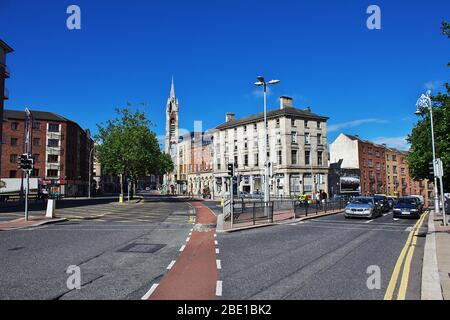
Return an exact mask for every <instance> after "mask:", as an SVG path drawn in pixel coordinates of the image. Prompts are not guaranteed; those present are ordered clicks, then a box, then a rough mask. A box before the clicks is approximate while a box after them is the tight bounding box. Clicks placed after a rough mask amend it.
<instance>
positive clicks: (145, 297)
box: [141, 283, 158, 300]
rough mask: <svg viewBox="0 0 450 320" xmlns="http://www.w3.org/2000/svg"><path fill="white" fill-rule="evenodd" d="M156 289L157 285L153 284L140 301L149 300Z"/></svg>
mask: <svg viewBox="0 0 450 320" xmlns="http://www.w3.org/2000/svg"><path fill="white" fill-rule="evenodd" d="M156 288H158V283H155V284H154V285H152V287H151V288H150V290H148V291H147V293H146V294H144V296H143V297H142V298H141V300H148V298H150V296H151V295H152V293H153V292H155V290H156Z"/></svg>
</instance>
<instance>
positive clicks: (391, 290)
mask: <svg viewBox="0 0 450 320" xmlns="http://www.w3.org/2000/svg"><path fill="white" fill-rule="evenodd" d="M424 216H425V215H424ZM421 220H422V219H419V220H418V221H417V222H416V224H415V225H414V227H413V230H411V232H410V233H409V235H408V239H407V240H406V243H405V245H404V246H403V249H402V251H401V252H400V256H399V257H398V259H397V262H396V264H395V267H394V271H393V272H392V276H391V279H390V281H389V285H388V287H387V289H386V293H385V295H384V300H392V297H393V295H394V290H395V287H396V285H397V280H398V276H399V274H400V269H401V267H402V264H403V260H404V259H405V256H406V253H407V251H408V247H409V246H410V244H411V241H412V237H413V235H414V230H415V229H416V228H417V226H419V223H420V221H421Z"/></svg>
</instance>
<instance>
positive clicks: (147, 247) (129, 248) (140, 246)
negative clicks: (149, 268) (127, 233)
mask: <svg viewBox="0 0 450 320" xmlns="http://www.w3.org/2000/svg"><path fill="white" fill-rule="evenodd" d="M165 246H166V245H165V244H149V243H130V244H128V245H126V246H125V247H123V248H122V249H120V250H118V251H117V252H133V253H155V252H156V251H158V250H161V249H162V248H164V247H165Z"/></svg>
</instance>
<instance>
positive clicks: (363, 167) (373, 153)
mask: <svg viewBox="0 0 450 320" xmlns="http://www.w3.org/2000/svg"><path fill="white" fill-rule="evenodd" d="M340 160H342V163H341V168H346V169H359V170H360V177H359V178H360V187H361V191H360V192H361V194H362V195H369V194H375V193H386V156H385V147H384V146H382V145H377V144H375V143H372V142H370V141H366V140H362V139H361V138H359V136H357V135H354V136H353V135H347V134H340V135H339V136H338V137H337V138H336V140H335V141H334V142H333V143H331V144H330V162H331V163H337V162H339V161H340Z"/></svg>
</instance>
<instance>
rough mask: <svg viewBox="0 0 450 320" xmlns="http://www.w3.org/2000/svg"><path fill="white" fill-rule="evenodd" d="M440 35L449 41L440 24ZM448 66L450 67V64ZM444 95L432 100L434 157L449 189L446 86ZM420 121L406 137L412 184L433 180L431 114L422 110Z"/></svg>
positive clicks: (447, 27)
mask: <svg viewBox="0 0 450 320" xmlns="http://www.w3.org/2000/svg"><path fill="white" fill-rule="evenodd" d="M442 33H443V34H444V35H447V36H448V38H450V24H449V23H447V22H443V23H442ZM449 65H450V64H449ZM445 88H446V91H447V92H445V93H441V92H439V93H438V94H437V95H435V96H432V97H431V100H432V103H433V118H434V119H433V120H434V135H435V145H436V156H437V157H438V158H441V160H442V162H443V165H444V179H443V183H444V189H445V190H446V192H448V191H449V189H450V183H449V176H450V85H449V84H448V83H446V84H445ZM423 114H424V116H423V118H422V119H421V120H420V121H419V122H418V123H417V124H416V126H415V127H414V128H413V130H412V133H411V134H410V135H409V136H408V142H409V143H411V151H410V153H409V155H408V163H409V168H410V174H411V176H412V177H413V178H414V179H415V180H421V179H430V180H432V179H433V176H432V175H431V174H430V170H429V163H430V162H431V161H432V160H433V155H432V150H431V129H430V114H429V112H428V111H426V110H424V113H423Z"/></svg>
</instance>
